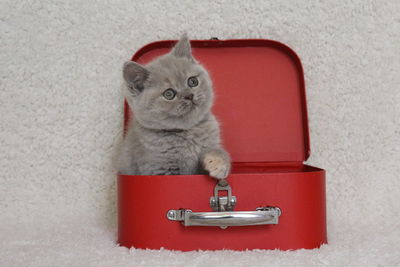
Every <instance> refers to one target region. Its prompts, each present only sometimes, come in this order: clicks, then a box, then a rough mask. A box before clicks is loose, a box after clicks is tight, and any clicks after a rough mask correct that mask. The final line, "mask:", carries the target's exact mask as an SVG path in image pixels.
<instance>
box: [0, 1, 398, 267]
mask: <svg viewBox="0 0 400 267" xmlns="http://www.w3.org/2000/svg"><path fill="white" fill-rule="evenodd" d="M63 2H64V3H63ZM399 14H400V2H399V1H398V0H386V1H369V0H368V1H364V0H358V1H276V0H275V1H221V0H220V1H172V0H171V1H132V0H129V1H112V2H111V1H110V2H107V1H97V2H94V1H84V0H81V1H78V0H76V1H50V0H48V1H35V0H26V1H14V0H2V1H1V3H0V18H1V20H0V38H1V42H0V55H1V58H0V62H1V75H0V79H1V80H0V114H1V117H0V122H1V126H0V148H1V150H0V151H1V153H0V170H1V172H0V265H1V266H7V267H11V266H307V267H308V266H385V267H386V266H399V263H400V252H399V243H400V208H399V207H400V205H399V202H400V179H399V174H400V120H399V118H400V75H399V69H400V46H399V45H400V15H399ZM184 31H187V32H189V34H190V36H191V37H192V38H195V39H208V38H210V37H212V36H217V37H219V38H221V39H226V38H269V39H275V40H279V41H281V42H284V43H286V44H288V45H289V46H290V47H292V48H293V49H294V50H295V51H296V52H297V53H298V54H299V55H300V57H301V59H302V61H303V64H304V69H305V78H306V84H307V97H308V107H309V120H310V129H311V149H312V156H311V158H310V159H309V161H308V163H309V164H312V165H316V166H319V167H323V168H325V169H326V170H327V174H328V175H327V201H328V203H327V207H328V230H329V241H330V243H329V245H326V246H323V247H322V248H321V249H316V250H308V251H305V250H300V251H288V252H281V251H248V252H231V251H220V252H190V253H181V252H170V251H143V250H135V249H131V250H128V249H126V248H122V247H118V246H117V245H116V243H115V239H116V234H115V231H116V226H115V217H116V211H115V210H116V204H115V202H116V194H115V178H116V177H115V170H114V169H113V167H112V164H111V162H112V158H113V153H114V149H113V148H114V146H115V144H116V143H117V142H118V140H119V138H120V136H121V129H122V124H121V122H122V94H121V90H120V89H121V66H122V63H123V62H124V61H125V60H127V59H129V58H130V56H131V55H132V54H133V52H134V51H136V50H137V49H139V48H140V47H141V46H143V45H145V44H147V43H149V42H151V41H155V40H160V39H176V38H178V37H179V36H180V34H181V33H182V32H184Z"/></svg>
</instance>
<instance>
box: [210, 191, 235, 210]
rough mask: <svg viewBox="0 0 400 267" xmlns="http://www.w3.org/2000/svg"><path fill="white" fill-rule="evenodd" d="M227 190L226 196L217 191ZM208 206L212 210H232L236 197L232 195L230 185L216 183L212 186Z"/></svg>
mask: <svg viewBox="0 0 400 267" xmlns="http://www.w3.org/2000/svg"><path fill="white" fill-rule="evenodd" d="M223 191H226V192H227V194H228V195H227V196H219V192H223ZM210 206H211V208H212V210H213V211H232V210H233V208H234V207H235V206H236V197H235V196H232V189H231V187H230V186H229V185H228V184H226V185H225V186H221V185H219V184H217V185H216V186H215V188H214V196H213V197H210Z"/></svg>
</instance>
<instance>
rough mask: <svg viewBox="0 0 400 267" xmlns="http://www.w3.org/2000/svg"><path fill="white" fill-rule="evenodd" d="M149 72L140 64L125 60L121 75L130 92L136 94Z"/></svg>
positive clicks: (140, 89) (142, 86) (141, 88)
mask: <svg viewBox="0 0 400 267" xmlns="http://www.w3.org/2000/svg"><path fill="white" fill-rule="evenodd" d="M149 74H150V72H149V71H148V70H147V69H146V68H145V67H143V66H142V65H140V64H138V63H136V62H133V61H127V62H125V64H124V67H123V75H124V79H125V81H126V82H127V83H128V86H129V89H131V91H132V93H135V94H138V93H140V92H141V91H142V90H143V88H144V82H145V81H146V80H147V78H148V77H149Z"/></svg>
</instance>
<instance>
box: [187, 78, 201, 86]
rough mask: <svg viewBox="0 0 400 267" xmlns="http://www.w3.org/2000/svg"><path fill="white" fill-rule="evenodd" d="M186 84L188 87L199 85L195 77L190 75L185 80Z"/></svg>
mask: <svg viewBox="0 0 400 267" xmlns="http://www.w3.org/2000/svg"><path fill="white" fill-rule="evenodd" d="M187 84H188V86H189V87H196V86H197V85H199V81H198V80H197V78H196V77H194V76H192V77H189V79H188V80H187Z"/></svg>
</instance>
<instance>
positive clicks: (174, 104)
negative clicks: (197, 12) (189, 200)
mask: <svg viewBox="0 0 400 267" xmlns="http://www.w3.org/2000/svg"><path fill="white" fill-rule="evenodd" d="M123 74H124V75H123V76H124V79H125V82H126V85H127V86H126V88H127V90H126V91H125V96H126V99H127V101H128V103H129V106H130V107H131V108H132V109H133V111H134V122H133V123H131V125H130V127H129V128H128V131H127V134H126V136H125V139H124V142H123V146H122V151H121V153H120V158H119V165H120V166H119V170H120V172H121V173H125V174H132V175H167V174H170V175H171V174H172V175H178V174H202V173H209V174H210V175H211V176H213V177H215V178H219V179H222V178H226V176H227V175H228V174H229V171H230V158H229V155H228V153H227V152H226V151H225V150H223V148H222V147H221V140H220V132H219V125H218V122H217V120H216V119H215V117H214V115H213V114H212V113H211V106H212V103H213V98H214V94H213V89H212V83H211V79H210V77H209V75H208V73H207V71H206V70H205V69H204V68H203V67H202V66H201V65H200V64H199V63H197V62H196V61H195V60H194V58H193V57H192V54H191V47H190V42H189V40H188V38H187V36H186V35H184V36H183V37H182V38H181V40H180V41H179V42H178V43H177V44H176V45H175V47H174V48H173V49H172V51H171V52H170V53H168V54H166V55H164V56H161V57H159V58H157V59H156V60H154V61H152V62H150V63H149V64H147V65H146V66H141V65H139V64H138V63H135V62H127V63H125V65H124V70H123ZM192 76H195V77H197V79H198V81H199V84H198V86H196V87H193V88H191V87H189V86H188V85H187V80H188V78H189V77H192ZM168 88H173V89H174V90H175V91H176V92H177V95H176V97H175V98H174V99H173V100H167V99H165V98H164V97H163V95H162V94H163V92H164V91H165V90H166V89H168ZM190 94H193V100H190V99H188V98H190V97H188V96H189V95H190ZM185 97H186V98H185Z"/></svg>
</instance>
